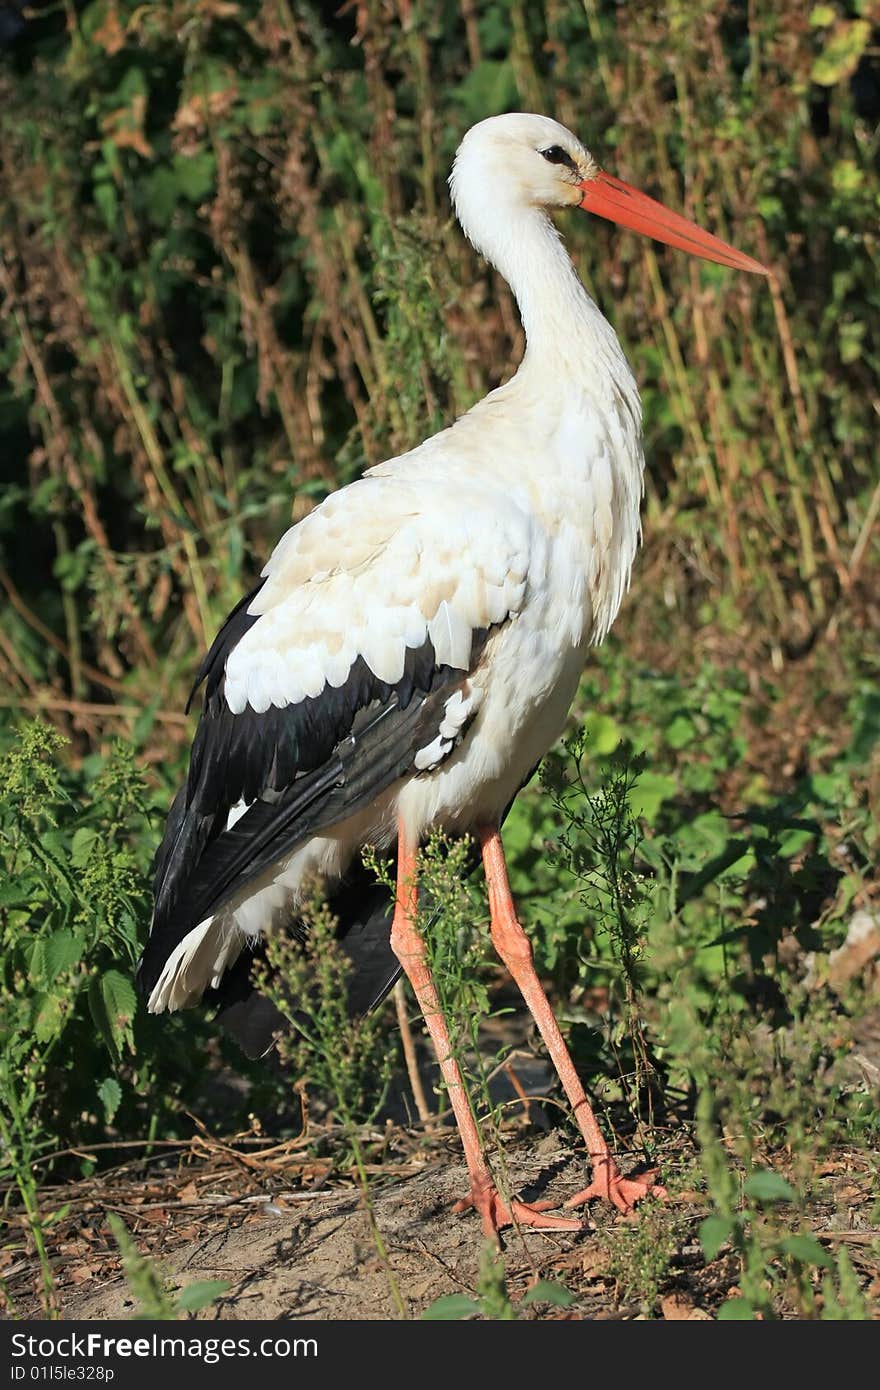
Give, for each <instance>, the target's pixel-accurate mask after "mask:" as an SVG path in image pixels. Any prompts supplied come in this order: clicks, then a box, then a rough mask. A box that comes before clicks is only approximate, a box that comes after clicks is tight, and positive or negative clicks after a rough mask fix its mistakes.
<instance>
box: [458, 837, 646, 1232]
mask: <svg viewBox="0 0 880 1390" xmlns="http://www.w3.org/2000/svg"><path fill="white" fill-rule="evenodd" d="M480 845H481V847H482V850H483V865H484V867H485V870H486V882H487V883H488V885H489V914H490V918H491V923H492V942H493V944H494V946H495V949H496V951H497V952H498V954H499V956H500V957H501V959H502V960H503V962H504V964H505V965H506V966H507V969H508V970H509V971H510V973H511V975H512V976H513V978H514V980H515V981H516V983H517V985H518V986H519V990H520V993H521V994H522V996H523V999H524V1000H525V1001H526V1004H527V1005H528V1007H529V1012H530V1013H531V1015H532V1018H533V1019H534V1020H535V1022H536V1023H537V1025H538V1028H539V1029H540V1032H541V1037H542V1038H543V1039H544V1043H545V1045H546V1048H547V1051H548V1052H549V1053H550V1056H551V1058H552V1061H553V1065H554V1066H555V1068H556V1070H557V1072H558V1073H559V1079H560V1080H561V1082H562V1085H563V1087H564V1089H565V1094H566V1096H567V1097H568V1102H569V1105H570V1106H571V1108H572V1110H573V1112H574V1116H575V1119H576V1120H577V1122H578V1125H579V1126H580V1131H581V1134H582V1135H583V1136H584V1139H585V1140H586V1144H587V1153H588V1154H589V1156H590V1161H591V1162H592V1165H593V1181H592V1182H591V1183H590V1185H589V1187H585V1188H584V1189H583V1191H582V1192H578V1193H576V1194H575V1196H574V1197H571V1198H569V1200H568V1201H567V1202H566V1204H565V1205H566V1206H567V1207H573V1206H579V1205H581V1204H582V1203H584V1202H589V1201H590V1199H591V1198H593V1197H604V1198H606V1200H607V1201H609V1202H613V1204H614V1206H616V1207H617V1209H618V1211H622V1212H628V1211H632V1209H633V1207H634V1206H635V1204H636V1202H637V1201H638V1200H639V1199H640V1198H641V1197H644V1196H645V1194H646V1193H647V1192H653V1193H654V1195H655V1196H657V1197H661V1198H662V1197H665V1196H666V1193H665V1190H664V1189H663V1188H662V1187H655V1186H654V1174H653V1173H645V1174H644V1175H643V1176H642V1177H640V1178H632V1179H630V1178H624V1177H622V1176H621V1174H620V1171H619V1170H618V1167H617V1164H616V1163H615V1162H614V1159H613V1158H612V1156H611V1150H610V1149H609V1147H608V1145H607V1144H606V1143H605V1140H604V1139H603V1137H602V1131H601V1130H600V1128H599V1125H598V1123H597V1121H596V1116H595V1115H594V1114H593V1111H592V1109H591V1107H590V1103H589V1101H588V1100H587V1097H586V1095H585V1093H584V1088H583V1086H582V1085H581V1082H580V1078H579V1077H578V1074H577V1072H576V1071H575V1069H574V1063H573V1062H572V1060H571V1057H570V1056H569V1052H568V1048H567V1047H566V1045H565V1039H564V1038H563V1036H562V1034H561V1033H560V1031H559V1025H558V1023H557V1022H556V1019H555V1018H554V1017H553V1010H552V1009H551V1008H550V1005H549V1003H548V1001H547V996H546V994H545V993H544V990H543V988H542V986H541V982H540V980H539V979H538V976H537V974H536V972H535V966H534V963H533V958H532V947H531V943H530V942H529V939H528V937H527V936H526V934H525V932H524V931H523V929H522V927H521V926H520V924H519V921H518V920H517V916H516V909H515V908H514V905H513V898H512V897H511V894H510V885H509V883H508V881H507V865H506V864H505V862H504V850H503V848H502V845H501V836H500V834H499V833H498V830H497V829H494V828H485V829H483V830H481V831H480Z"/></svg>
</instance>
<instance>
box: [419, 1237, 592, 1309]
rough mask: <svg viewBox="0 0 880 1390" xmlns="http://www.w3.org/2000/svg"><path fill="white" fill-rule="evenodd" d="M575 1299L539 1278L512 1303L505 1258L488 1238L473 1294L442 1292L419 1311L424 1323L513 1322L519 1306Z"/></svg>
mask: <svg viewBox="0 0 880 1390" xmlns="http://www.w3.org/2000/svg"><path fill="white" fill-rule="evenodd" d="M574 1302H575V1296H574V1294H573V1293H572V1292H571V1291H570V1290H569V1289H567V1288H566V1287H565V1285H564V1284H560V1283H558V1282H557V1281H556V1280H555V1279H538V1280H536V1282H535V1283H534V1284H533V1285H532V1286H531V1288H529V1289H527V1291H526V1292H525V1294H523V1297H522V1298H521V1299H520V1300H519V1302H518V1303H512V1302H511V1301H510V1297H509V1295H508V1293H507V1284H506V1280H505V1267H504V1260H503V1258H502V1256H501V1255H499V1253H498V1247H497V1246H496V1244H495V1242H494V1241H491V1240H487V1241H485V1242H484V1244H483V1248H482V1250H481V1252H480V1267H479V1272H478V1274H477V1286H476V1290H475V1297H474V1298H470V1297H469V1296H468V1295H467V1294H456V1293H453V1294H444V1295H443V1297H442V1298H437V1299H435V1300H434V1302H433V1303H430V1304H429V1305H428V1307H427V1308H426V1309H425V1311H424V1312H423V1313H422V1318H423V1320H425V1321H427V1322H460V1321H462V1320H463V1319H466V1318H472V1317H481V1318H486V1319H490V1320H493V1321H497V1322H513V1321H516V1319H517V1318H519V1317H520V1311H519V1310H520V1309H522V1308H528V1307H534V1306H536V1305H539V1304H545V1305H548V1306H551V1307H556V1308H568V1307H570V1306H571V1304H572V1303H574Z"/></svg>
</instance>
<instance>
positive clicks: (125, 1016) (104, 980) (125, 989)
mask: <svg viewBox="0 0 880 1390" xmlns="http://www.w3.org/2000/svg"><path fill="white" fill-rule="evenodd" d="M101 998H102V999H103V1001H104V1008H105V1010H106V1013H107V1022H108V1024H109V1026H110V1030H111V1032H112V1034H113V1040H114V1042H115V1044H116V1047H117V1049H119V1048H120V1047H121V1046H122V1043H123V1041H124V1039H125V1038H126V1037H127V1035H128V1033H129V1032H130V1029H131V1020H132V1019H133V1018H134V1014H135V1009H136V1008H137V995H136V994H135V992H134V986H133V985H132V983H131V981H130V980H129V979H127V978H126V977H125V975H123V974H121V973H120V971H118V970H107V971H105V973H104V974H103V975H102V976H101Z"/></svg>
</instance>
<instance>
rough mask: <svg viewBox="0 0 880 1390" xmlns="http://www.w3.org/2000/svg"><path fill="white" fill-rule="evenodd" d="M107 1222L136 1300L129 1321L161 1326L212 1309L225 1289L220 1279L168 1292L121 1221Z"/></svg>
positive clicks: (164, 1280)
mask: <svg viewBox="0 0 880 1390" xmlns="http://www.w3.org/2000/svg"><path fill="white" fill-rule="evenodd" d="M107 1221H108V1223H109V1225H110V1229H111V1231H112V1232H113V1236H114V1238H115V1240H116V1244H117V1245H118V1246H119V1251H120V1254H121V1255H122V1268H123V1270H124V1272H125V1277H126V1279H127V1280H128V1286H129V1288H130V1289H131V1292H132V1293H133V1294H134V1296H135V1298H136V1299H137V1300H138V1304H139V1307H138V1310H137V1312H136V1313H133V1314H132V1317H134V1318H153V1319H157V1320H159V1321H165V1322H167V1321H172V1320H174V1319H177V1318H184V1317H189V1316H190V1315H191V1314H193V1313H200V1312H201V1311H202V1310H203V1309H205V1308H210V1307H212V1306H213V1304H215V1303H216V1302H217V1299H218V1298H220V1297H221V1296H222V1295H223V1294H224V1293H226V1292H227V1290H228V1289H229V1284H228V1283H226V1282H225V1281H224V1280H222V1279H199V1280H197V1281H196V1282H194V1283H192V1284H186V1285H184V1287H183V1288H179V1289H173V1288H169V1281H168V1280H167V1278H166V1277H165V1275H163V1274H162V1272H161V1270H160V1269H159V1267H158V1266H157V1265H156V1263H155V1261H154V1260H150V1259H147V1257H146V1256H145V1255H142V1254H141V1253H140V1251H139V1250H138V1248H137V1246H136V1245H135V1243H134V1241H133V1240H132V1238H131V1235H130V1234H129V1231H128V1229H127V1227H126V1225H125V1222H124V1221H123V1220H122V1218H121V1217H119V1216H117V1215H116V1213H115V1212H108V1214H107Z"/></svg>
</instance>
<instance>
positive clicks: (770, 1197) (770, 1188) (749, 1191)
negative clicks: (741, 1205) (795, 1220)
mask: <svg viewBox="0 0 880 1390" xmlns="http://www.w3.org/2000/svg"><path fill="white" fill-rule="evenodd" d="M743 1191H744V1192H745V1194H746V1196H747V1197H754V1199H755V1201H756V1202H795V1201H797V1193H796V1192H795V1190H794V1188H793V1187H792V1186H791V1183H788V1182H786V1181H785V1178H783V1177H781V1176H780V1174H779V1173H771V1172H770V1170H769V1169H763V1170H761V1171H760V1172H757V1173H752V1175H751V1177H749V1178H746V1181H745V1185H744V1187H743Z"/></svg>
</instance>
